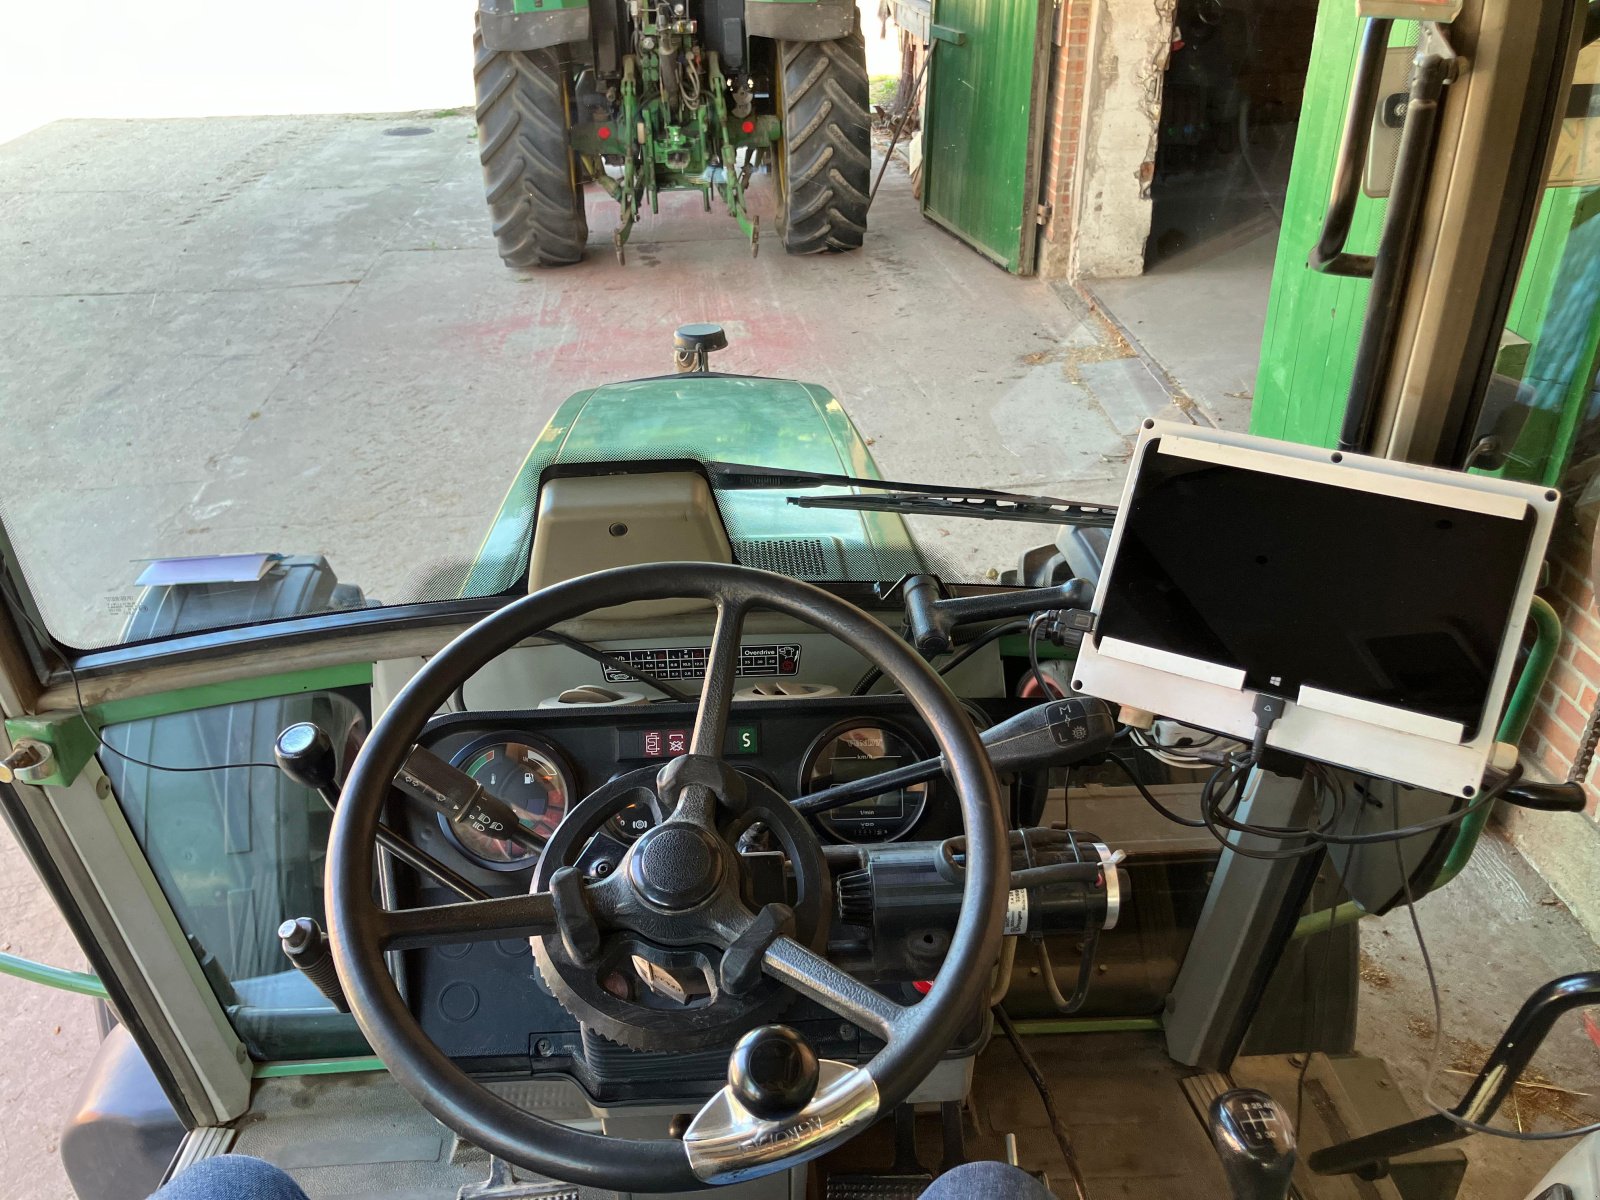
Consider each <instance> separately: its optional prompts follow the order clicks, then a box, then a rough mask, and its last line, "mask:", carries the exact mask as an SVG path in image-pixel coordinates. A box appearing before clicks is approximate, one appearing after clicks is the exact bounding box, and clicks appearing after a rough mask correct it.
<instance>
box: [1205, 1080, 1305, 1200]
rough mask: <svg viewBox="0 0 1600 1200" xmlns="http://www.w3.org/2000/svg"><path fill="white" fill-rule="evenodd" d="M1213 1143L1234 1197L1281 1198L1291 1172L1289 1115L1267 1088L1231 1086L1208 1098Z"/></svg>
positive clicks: (1245, 1199)
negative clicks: (1209, 1099) (1210, 1099)
mask: <svg viewBox="0 0 1600 1200" xmlns="http://www.w3.org/2000/svg"><path fill="white" fill-rule="evenodd" d="M1210 1118H1211V1119H1210V1123H1209V1124H1210V1129H1211V1142H1212V1144H1213V1145H1214V1146H1216V1148H1217V1154H1218V1156H1219V1157H1220V1158H1221V1159H1222V1169H1223V1171H1224V1172H1225V1173H1226V1174H1227V1176H1228V1186H1229V1187H1230V1188H1231V1189H1232V1191H1233V1196H1234V1200H1284V1197H1286V1196H1287V1195H1288V1194H1289V1181H1290V1178H1291V1177H1292V1176H1293V1174H1294V1159H1295V1153H1294V1129H1293V1128H1292V1127H1291V1126H1290V1123H1289V1114H1288V1113H1286V1112H1284V1111H1283V1107H1282V1106H1281V1105H1280V1104H1279V1103H1278V1102H1277V1101H1276V1100H1274V1099H1273V1098H1272V1097H1271V1096H1269V1095H1267V1094H1266V1093H1265V1092H1260V1091H1257V1090H1256V1089H1254V1088H1235V1089H1234V1090H1233V1091H1231V1092H1223V1093H1222V1095H1220V1096H1218V1097H1217V1098H1216V1099H1215V1100H1213V1101H1212V1102H1211V1114H1210Z"/></svg>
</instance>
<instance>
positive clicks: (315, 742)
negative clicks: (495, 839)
mask: <svg viewBox="0 0 1600 1200" xmlns="http://www.w3.org/2000/svg"><path fill="white" fill-rule="evenodd" d="M272 756H273V758H274V760H276V762H277V764H278V770H280V771H282V772H283V773H284V774H285V775H287V776H288V777H289V778H290V779H292V780H294V781H295V782H296V783H298V784H299V785H300V786H301V787H305V788H310V789H311V790H312V791H314V792H316V793H317V794H318V795H319V796H321V797H322V799H323V802H324V803H325V804H327V806H328V807H329V808H330V809H332V808H337V807H338V806H339V763H338V755H337V754H335V753H334V749H333V739H332V738H330V737H329V736H328V733H327V730H325V729H323V728H322V726H320V725H317V724H314V723H313V722H311V721H300V722H298V723H297V724H294V725H290V726H289V727H288V728H287V729H285V730H284V731H283V732H282V733H280V734H279V735H278V740H277V742H276V743H275V744H274V745H273V747H272ZM377 842H378V845H380V846H382V847H383V848H384V849H385V850H387V851H389V853H390V854H393V855H394V856H395V857H396V858H398V859H400V860H401V861H402V862H407V863H410V864H411V865H412V866H413V867H415V868H416V869H417V870H419V871H421V872H422V873H423V874H424V875H427V876H429V877H431V878H433V879H435V880H437V881H438V882H440V883H442V884H444V886H445V887H447V888H449V889H450V890H451V891H453V892H454V893H456V895H458V896H460V897H462V898H463V899H466V900H487V899H488V898H489V893H487V892H485V891H484V890H483V889H482V888H481V887H479V886H478V885H477V884H475V883H473V882H472V881H471V880H470V879H466V878H464V877H463V876H461V875H460V874H458V873H457V872H455V871H452V870H451V869H450V868H449V867H447V866H445V865H444V864H443V863H442V862H440V861H438V860H437V859H436V858H434V857H433V856H432V855H430V854H428V853H427V852H426V851H424V850H422V849H420V848H419V847H417V846H415V845H413V844H412V843H411V842H410V841H408V840H407V839H406V838H405V837H404V836H403V835H401V834H399V833H397V832H395V831H394V830H393V829H391V828H389V826H387V825H385V824H383V823H382V822H381V821H380V822H379V823H378V833H377Z"/></svg>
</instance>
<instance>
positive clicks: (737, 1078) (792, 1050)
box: [728, 1025, 818, 1121]
mask: <svg viewBox="0 0 1600 1200" xmlns="http://www.w3.org/2000/svg"><path fill="white" fill-rule="evenodd" d="M817 1073H818V1066H817V1052H816V1051H815V1050H813V1049H812V1048H811V1043H810V1042H808V1041H806V1039H805V1038H803V1037H801V1036H800V1034H798V1033H796V1032H795V1031H794V1030H793V1029H790V1028H789V1027H788V1026H787V1025H762V1026H761V1027H759V1028H757V1029H752V1030H751V1031H750V1032H749V1033H747V1034H745V1035H744V1036H743V1037H742V1038H740V1039H739V1043H738V1045H736V1046H734V1048H733V1056H732V1057H731V1058H729V1059H728V1086H729V1087H730V1088H732V1089H733V1094H734V1095H735V1096H737V1097H738V1098H739V1102H740V1103H741V1104H743V1105H744V1106H745V1107H746V1108H747V1109H749V1110H750V1111H751V1113H753V1114H754V1115H756V1116H758V1117H761V1118H762V1119H763V1120H767V1121H775V1120H777V1119H779V1118H780V1117H787V1116H791V1115H793V1114H794V1113H797V1112H799V1111H800V1110H801V1109H802V1108H804V1107H805V1106H806V1105H807V1104H809V1103H810V1102H811V1097H812V1096H814V1095H816V1092H817Z"/></svg>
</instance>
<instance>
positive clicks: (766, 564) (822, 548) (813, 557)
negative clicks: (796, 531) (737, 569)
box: [732, 537, 841, 579]
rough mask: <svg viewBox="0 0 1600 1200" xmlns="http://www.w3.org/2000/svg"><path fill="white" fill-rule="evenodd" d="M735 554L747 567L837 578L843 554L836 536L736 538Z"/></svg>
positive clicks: (805, 576) (797, 576)
mask: <svg viewBox="0 0 1600 1200" xmlns="http://www.w3.org/2000/svg"><path fill="white" fill-rule="evenodd" d="M732 545H733V556H734V558H736V559H738V560H739V562H740V563H742V564H743V565H744V566H747V567H759V568H760V569H761V570H763V571H773V572H775V573H777V574H779V575H787V576H789V577H790V578H791V579H837V578H838V577H839V576H840V562H841V555H840V552H839V544H838V540H837V539H836V538H820V537H802V538H736V539H734V541H733V542H732Z"/></svg>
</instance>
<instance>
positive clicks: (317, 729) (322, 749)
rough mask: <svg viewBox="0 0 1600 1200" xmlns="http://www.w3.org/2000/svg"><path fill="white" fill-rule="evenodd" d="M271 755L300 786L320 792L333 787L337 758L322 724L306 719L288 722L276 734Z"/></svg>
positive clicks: (335, 781) (337, 772) (335, 782)
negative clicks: (286, 725) (276, 738)
mask: <svg viewBox="0 0 1600 1200" xmlns="http://www.w3.org/2000/svg"><path fill="white" fill-rule="evenodd" d="M272 756H273V758H274V759H276V760H277V763H278V769H279V770H280V771H282V772H283V773H284V774H285V775H287V776H288V777H289V778H290V779H292V780H294V781H295V782H296V783H298V784H300V786H302V787H308V788H311V789H313V790H315V791H318V792H322V793H324V794H326V793H327V792H328V791H330V790H333V791H337V779H338V775H339V763H338V758H337V756H336V755H335V754H334V752H333V739H332V738H330V737H329V736H328V734H327V731H326V730H324V729H323V728H322V726H320V725H316V724H313V723H312V722H310V721H301V722H299V723H297V724H294V725H291V726H289V727H288V728H287V729H285V730H284V731H283V732H282V733H280V734H279V735H278V740H277V742H276V743H274V745H273V747H272Z"/></svg>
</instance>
